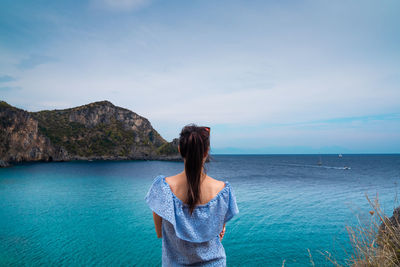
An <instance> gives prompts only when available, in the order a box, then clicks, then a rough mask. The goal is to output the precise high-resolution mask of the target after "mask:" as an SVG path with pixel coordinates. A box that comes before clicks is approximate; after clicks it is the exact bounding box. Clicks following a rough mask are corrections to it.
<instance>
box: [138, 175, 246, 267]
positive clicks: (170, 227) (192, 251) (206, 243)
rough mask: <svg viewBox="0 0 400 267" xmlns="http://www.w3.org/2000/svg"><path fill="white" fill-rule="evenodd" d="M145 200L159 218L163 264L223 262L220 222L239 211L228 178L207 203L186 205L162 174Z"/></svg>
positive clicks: (222, 263) (181, 264)
mask: <svg viewBox="0 0 400 267" xmlns="http://www.w3.org/2000/svg"><path fill="white" fill-rule="evenodd" d="M145 200H146V202H147V204H148V205H149V207H150V208H151V209H152V210H153V211H154V212H155V213H157V214H158V215H159V216H160V217H161V218H162V236H163V237H162V263H163V266H185V265H195V266H226V255H225V250H224V247H223V246H222V244H221V241H220V240H219V234H220V233H221V231H222V227H223V225H224V223H226V222H227V221H229V220H230V219H232V217H233V216H234V215H235V214H237V213H239V209H238V207H237V204H236V198H235V195H234V193H233V190H232V188H231V186H230V184H229V182H228V181H225V187H224V188H223V189H222V190H221V191H220V192H219V193H218V194H217V195H216V196H215V197H214V198H213V199H212V200H210V201H209V202H208V203H207V204H204V205H197V206H196V207H195V209H194V210H193V213H192V215H190V213H189V206H188V205H187V204H185V203H183V202H182V201H181V200H180V199H179V198H177V197H176V196H175V194H174V193H173V192H172V191H171V188H170V186H169V184H168V183H167V182H166V181H165V176H164V175H159V176H157V177H156V178H155V179H154V181H153V184H152V185H151V187H150V190H149V192H148V193H147V195H146V197H145Z"/></svg>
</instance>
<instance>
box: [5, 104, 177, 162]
mask: <svg viewBox="0 0 400 267" xmlns="http://www.w3.org/2000/svg"><path fill="white" fill-rule="evenodd" d="M127 159H129V160H132V159H146V160H180V156H179V154H178V149H177V141H176V140H175V139H174V141H173V142H170V143H169V142H167V141H166V140H165V139H163V138H162V137H161V135H160V134H159V133H158V132H157V131H156V130H155V129H154V128H153V127H152V126H151V123H150V122H149V121H148V120H147V119H146V118H144V117H142V116H140V115H138V114H136V113H134V112H132V111H130V110H128V109H124V108H121V107H117V106H114V105H113V104H112V103H111V102H109V101H100V102H94V103H90V104H87V105H83V106H79V107H75V108H69V109H63V110H44V111H39V112H28V111H25V110H21V109H18V108H15V107H13V106H11V105H9V104H7V103H6V102H4V101H0V160H2V161H3V162H5V163H7V162H24V161H69V160H127Z"/></svg>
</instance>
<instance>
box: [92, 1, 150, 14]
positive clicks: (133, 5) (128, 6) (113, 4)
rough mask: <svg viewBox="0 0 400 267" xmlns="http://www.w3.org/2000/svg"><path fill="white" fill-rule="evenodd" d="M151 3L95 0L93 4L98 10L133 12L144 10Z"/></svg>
mask: <svg viewBox="0 0 400 267" xmlns="http://www.w3.org/2000/svg"><path fill="white" fill-rule="evenodd" d="M149 3H150V1H149V0H93V1H92V4H93V6H94V7H96V8H100V9H107V10H110V9H111V10H115V11H132V10H137V9H140V8H143V7H145V6H147V5H148V4H149Z"/></svg>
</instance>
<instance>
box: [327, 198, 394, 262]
mask: <svg viewBox="0 0 400 267" xmlns="http://www.w3.org/2000/svg"><path fill="white" fill-rule="evenodd" d="M366 198H367V200H368V202H369V204H370V205H371V208H372V210H371V211H370V220H369V221H368V222H367V223H362V222H361V221H360V219H358V224H357V225H356V226H353V227H351V226H348V227H346V228H347V232H348V235H349V240H350V243H351V247H352V250H351V251H350V253H346V254H347V255H348V257H347V259H346V260H345V264H344V265H342V264H339V263H338V261H337V260H336V259H335V258H334V257H333V256H332V255H331V254H330V253H329V252H327V251H326V252H324V253H322V254H323V255H324V256H325V257H326V258H327V259H328V260H329V261H330V262H331V263H332V264H333V265H334V266H353V267H361V266H371V267H372V266H374V267H393V266H400V224H399V221H398V219H394V218H393V219H392V220H390V219H389V218H388V217H387V216H386V215H385V214H384V212H383V211H382V209H381V207H380V205H379V201H378V197H376V198H375V200H374V201H371V199H370V198H369V197H368V196H366ZM394 217H395V216H394Z"/></svg>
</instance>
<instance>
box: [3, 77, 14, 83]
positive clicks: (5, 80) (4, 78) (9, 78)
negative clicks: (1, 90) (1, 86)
mask: <svg viewBox="0 0 400 267" xmlns="http://www.w3.org/2000/svg"><path fill="white" fill-rule="evenodd" d="M15 80H16V79H15V78H14V77H12V76H10V75H2V76H0V83H6V82H12V81H15Z"/></svg>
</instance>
